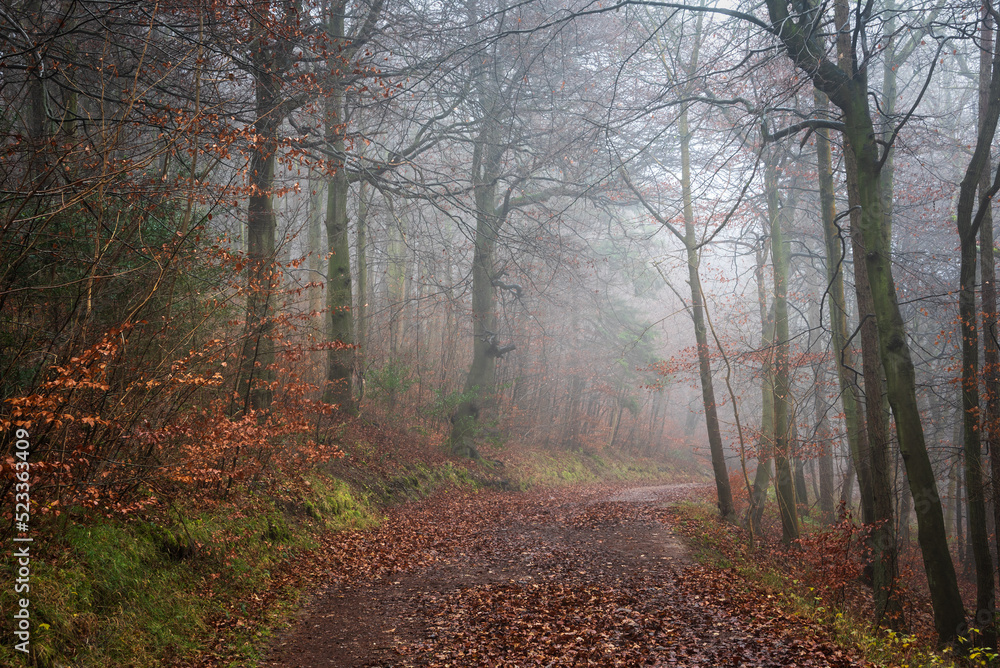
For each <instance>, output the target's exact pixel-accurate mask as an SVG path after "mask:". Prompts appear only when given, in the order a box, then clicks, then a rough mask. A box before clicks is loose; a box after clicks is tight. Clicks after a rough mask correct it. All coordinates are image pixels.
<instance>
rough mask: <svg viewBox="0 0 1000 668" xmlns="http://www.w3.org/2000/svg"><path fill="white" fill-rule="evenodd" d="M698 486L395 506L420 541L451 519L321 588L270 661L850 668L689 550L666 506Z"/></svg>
mask: <svg viewBox="0 0 1000 668" xmlns="http://www.w3.org/2000/svg"><path fill="white" fill-rule="evenodd" d="M699 488H700V486H697V485H692V484H679V485H662V486H657V487H640V488H632V489H625V490H618V491H612V490H606V489H605V490H588V491H585V492H580V491H577V492H575V493H570V492H558V493H533V494H523V495H511V494H508V495H503V497H498V496H496V495H473V496H470V497H468V498H467V499H464V500H462V502H461V503H455V504H451V505H446V506H444V507H443V508H439V509H437V510H438V511H441V510H444V511H445V512H441V513H440V515H439V516H437V517H436V518H435V520H436V525H428V524H427V523H426V522H424V523H421V520H420V511H419V510H414V511H413V513H412V514H407V513H400V514H398V515H396V516H394V517H392V518H390V520H389V521H391V522H398V523H402V524H405V523H407V522H410V521H412V522H414V526H415V527H416V528H415V529H414V531H415V532H416V535H417V536H418V539H419V537H421V536H422V532H427V531H428V530H429V529H428V527H429V526H434V527H435V530H437V529H439V528H441V527H444V530H443V531H442V532H441V533H439V534H437V535H435V536H434V537H433V538H427V539H426V540H424V541H423V543H422V545H423V547H422V548H421V551H420V553H419V558H416V557H413V558H411V559H410V561H414V562H415V563H416V566H414V567H406V566H403V567H396V568H393V569H390V570H389V571H385V570H381V571H380V570H379V569H375V572H377V573H378V574H377V575H375V576H374V577H371V578H361V581H358V578H351V577H342V578H339V581H338V582H336V583H331V584H330V585H329V586H327V587H325V588H323V589H322V590H320V591H317V592H315V594H314V596H313V599H312V603H311V604H310V605H309V606H307V607H306V609H305V610H303V612H302V613H301V615H300V617H299V620H298V621H297V623H296V624H294V625H293V627H292V628H291V629H289V630H288V631H287V632H286V633H284V634H283V635H282V636H280V637H279V638H278V639H277V640H276V641H275V643H274V644H273V646H272V649H271V652H270V654H269V656H268V658H267V659H266V660H265V661H264V662H263V663H262V666H267V667H274V668H277V667H285V668H287V667H291V666H301V667H311V666H337V667H344V668H348V667H355V666H359V667H360V666H367V667H375V666H518V667H520V666H534V665H539V666H571V665H573V666H585V665H593V666H639V665H653V666H796V665H802V666H850V665H857V664H855V663H853V662H852V661H851V660H850V658H849V657H847V656H845V655H844V654H842V653H841V652H840V651H839V650H838V649H836V648H835V647H833V646H832V645H830V644H828V643H827V642H825V641H824V640H823V638H822V631H821V630H817V629H810V628H807V627H803V626H802V625H801V624H799V623H797V620H787V619H783V618H782V616H781V614H780V613H779V612H778V610H777V609H776V608H775V607H774V606H773V605H772V604H771V602H770V601H768V600H767V598H766V597H763V600H760V599H761V598H762V597H759V596H757V595H753V594H747V593H742V594H741V593H740V591H739V588H737V587H734V586H733V584H734V582H735V576H734V575H733V574H731V573H729V572H727V571H720V570H714V569H709V568H706V567H703V566H699V565H697V564H695V563H694V562H693V561H692V560H691V558H690V555H689V552H688V550H687V548H686V547H685V546H684V544H683V543H682V542H681V541H680V540H679V539H678V537H677V536H676V535H675V534H674V533H673V532H672V531H671V529H670V522H671V514H670V512H669V510H667V509H666V508H667V506H668V505H669V504H670V503H673V502H676V501H678V500H681V499H683V498H685V497H687V496H689V495H691V494H692V493H694V492H696V491H697V490H698V489H699ZM429 511H430V512H432V513H433V512H434V509H429ZM382 547H383V549H385V550H387V551H390V552H391V551H392V550H393V549H394V546H393V545H392V544H385V545H382ZM375 558H377V557H375Z"/></svg>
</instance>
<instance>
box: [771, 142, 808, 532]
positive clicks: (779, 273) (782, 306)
mask: <svg viewBox="0 0 1000 668" xmlns="http://www.w3.org/2000/svg"><path fill="white" fill-rule="evenodd" d="M765 170H766V171H765V175H764V182H765V186H764V189H765V192H766V194H767V212H768V218H769V219H770V222H771V258H772V264H773V265H774V345H775V353H774V475H775V481H774V487H775V490H776V491H777V496H778V512H779V513H780V515H781V542H783V543H785V544H786V545H789V544H791V543H792V541H795V540H798V538H799V522H798V513H797V512H796V509H795V482H794V480H793V478H792V470H791V466H790V465H789V457H790V453H789V445H790V444H789V433H790V431H791V429H790V421H789V394H790V393H791V384H790V375H789V369H788V252H787V249H786V248H785V240H784V235H783V233H782V229H781V227H782V225H781V221H782V217H783V216H782V214H781V212H780V211H779V207H780V204H779V199H778V173H777V167H776V165H775V163H774V158H773V156H769V157H768V159H767V165H766V167H765Z"/></svg>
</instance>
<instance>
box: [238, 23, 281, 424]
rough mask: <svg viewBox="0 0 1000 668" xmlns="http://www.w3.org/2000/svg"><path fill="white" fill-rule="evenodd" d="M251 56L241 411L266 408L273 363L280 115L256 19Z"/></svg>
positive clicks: (268, 54)
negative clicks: (274, 197)
mask: <svg viewBox="0 0 1000 668" xmlns="http://www.w3.org/2000/svg"><path fill="white" fill-rule="evenodd" d="M254 26H255V27H254V32H255V44H254V52H253V62H254V65H255V71H256V75H255V77H254V95H255V98H256V100H255V102H256V108H255V113H256V120H255V121H254V132H255V133H256V135H257V137H258V141H256V142H254V144H253V145H252V146H251V148H250V151H251V153H250V165H249V186H250V197H249V201H248V204H247V320H246V337H245V339H244V343H243V350H242V353H241V356H240V374H239V377H240V384H239V396H240V397H241V402H242V406H241V407H240V411H242V412H247V411H250V410H266V409H268V408H270V406H271V399H272V396H271V389H270V379H271V374H272V370H271V368H270V367H271V364H272V362H273V361H274V343H273V341H272V340H271V337H270V332H271V329H272V323H271V309H272V304H271V298H272V293H273V290H274V286H275V276H274V274H275V267H274V237H275V217H274V208H273V203H272V200H271V198H272V192H273V190H274V170H275V163H276V155H275V154H276V152H277V145H278V142H277V132H278V125H279V124H280V122H281V119H280V118H279V117H278V111H277V109H278V106H279V104H280V93H281V91H280V86H281V83H280V79H279V76H278V73H276V72H275V71H274V70H273V67H274V66H275V65H274V63H273V55H272V52H271V49H268V48H266V47H265V41H266V39H267V38H266V36H265V34H264V33H265V28H264V26H261V25H260V24H259V23H255V24H254Z"/></svg>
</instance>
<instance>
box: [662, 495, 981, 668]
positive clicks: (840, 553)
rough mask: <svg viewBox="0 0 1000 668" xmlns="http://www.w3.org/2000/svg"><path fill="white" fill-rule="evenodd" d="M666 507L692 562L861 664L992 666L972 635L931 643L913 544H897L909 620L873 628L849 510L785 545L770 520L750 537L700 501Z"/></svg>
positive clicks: (857, 533) (969, 588) (968, 594)
mask: <svg viewBox="0 0 1000 668" xmlns="http://www.w3.org/2000/svg"><path fill="white" fill-rule="evenodd" d="M667 513H668V515H669V517H670V522H671V524H672V525H673V527H674V529H675V531H677V532H678V533H679V534H681V535H682V536H684V538H685V540H686V542H687V543H688V544H689V545H690V546H691V547H692V549H693V551H694V554H695V556H696V558H697V559H698V561H699V562H701V563H704V564H706V565H709V566H711V567H713V568H716V569H720V570H722V571H724V572H726V573H731V574H733V575H734V576H735V577H733V578H732V579H731V583H732V584H733V586H737V587H740V588H742V589H744V590H746V591H752V592H755V595H756V596H758V597H762V598H766V599H768V600H771V601H773V602H774V604H775V605H777V606H779V607H780V608H781V609H783V610H784V611H786V613H787V614H788V615H789V616H793V617H796V618H798V619H800V620H801V621H802V623H803V624H804V625H806V626H816V627H822V628H823V629H825V632H826V633H828V634H829V635H830V636H831V637H832V638H833V639H835V641H836V642H837V643H839V644H840V645H842V646H843V647H845V648H850V650H851V651H852V652H854V653H856V654H857V655H858V656H860V657H862V658H863V659H864V661H865V662H866V664H869V665H873V666H885V667H887V668H897V667H898V668H919V667H923V666H991V665H996V662H997V658H998V657H997V655H996V654H995V653H994V652H992V651H991V650H988V649H983V648H977V647H975V638H973V639H972V643H971V644H970V647H969V648H968V651H966V652H964V656H958V652H956V651H954V650H953V648H950V647H945V648H940V647H938V646H937V642H936V635H935V631H934V626H933V619H932V616H931V610H930V600H929V595H928V593H927V582H926V579H924V578H923V577H922V569H921V568H920V566H919V563H918V562H919V559H920V556H919V552H918V551H917V549H916V547H915V546H913V545H911V546H908V547H907V549H905V550H904V555H905V556H906V559H904V561H905V563H906V566H905V567H904V573H903V577H901V578H900V582H901V586H902V587H903V588H904V591H903V592H902V594H903V599H904V600H905V603H906V611H905V612H906V619H907V620H908V621H909V626H908V627H907V628H906V629H904V630H892V629H889V628H886V627H883V628H878V629H877V628H875V627H874V626H873V624H872V621H871V620H873V619H875V613H874V611H873V610H872V603H871V589H870V587H871V581H870V579H867V578H866V573H865V564H864V559H863V553H864V547H863V541H864V536H863V535H862V533H861V530H860V528H859V527H858V526H857V525H856V524H854V523H853V522H852V521H851V519H850V518H849V517H847V516H842V519H841V521H840V522H839V523H837V524H835V525H834V526H832V527H824V526H818V525H816V526H813V527H812V529H811V530H810V531H809V532H808V533H806V534H804V535H803V538H802V539H801V540H800V541H798V542H797V543H796V544H795V545H793V546H792V547H791V548H785V547H783V546H782V544H781V542H780V527H779V526H777V525H776V521H775V522H772V525H771V526H765V527H764V534H763V535H762V536H756V537H752V536H750V534H749V532H747V531H746V530H744V529H743V528H742V527H739V526H736V525H734V524H732V523H729V522H726V521H724V520H722V519H721V518H720V517H719V516H718V513H717V512H716V511H715V508H714V507H713V506H712V505H711V504H710V503H708V502H707V501H702V502H683V503H679V504H676V505H674V506H672V507H671V508H669V509H668V510H667ZM806 519H807V524H813V523H811V522H809V521H808V517H807V518H806ZM869 578H870V576H869ZM964 586H965V591H964V592H963V593H964V595H965V598H966V600H974V584H972V583H969V582H965V583H964ZM965 640H968V639H967V638H966V639H965Z"/></svg>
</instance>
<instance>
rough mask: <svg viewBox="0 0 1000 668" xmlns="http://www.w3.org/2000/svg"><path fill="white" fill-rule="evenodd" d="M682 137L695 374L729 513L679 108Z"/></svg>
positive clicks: (684, 121) (722, 503) (721, 500)
mask: <svg viewBox="0 0 1000 668" xmlns="http://www.w3.org/2000/svg"><path fill="white" fill-rule="evenodd" d="M678 128H679V132H680V140H681V188H682V196H683V198H684V244H685V246H686V247H687V264H688V281H689V283H690V285H691V319H692V320H693V321H694V335H695V342H696V345H697V346H698V374H699V376H700V378H701V396H702V402H703V403H704V406H705V424H706V426H707V428H708V447H709V450H710V452H711V454H712V470H713V472H714V474H715V489H716V492H717V494H718V504H719V514H720V515H722V516H723V517H732V515H733V513H734V512H735V506H734V505H733V493H732V490H731V489H730V486H729V472H728V471H727V469H726V456H725V452H724V451H723V446H722V432H721V430H720V428H719V414H718V409H717V407H716V404H715V388H714V387H713V384H712V362H711V359H710V357H709V347H708V328H707V327H706V324H705V304H704V294H703V293H702V290H701V277H700V276H699V274H698V264H699V262H700V260H699V256H698V249H697V246H698V239H697V236H696V235H695V230H694V206H693V204H692V195H691V133H690V132H689V130H688V117H687V110H686V109H684V110H683V111H681V114H680V119H679V120H678Z"/></svg>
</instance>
